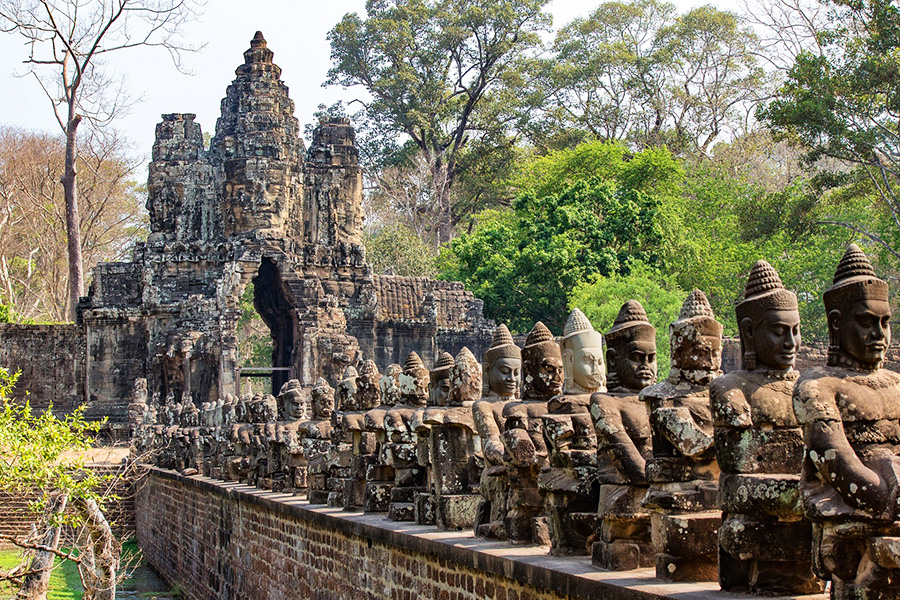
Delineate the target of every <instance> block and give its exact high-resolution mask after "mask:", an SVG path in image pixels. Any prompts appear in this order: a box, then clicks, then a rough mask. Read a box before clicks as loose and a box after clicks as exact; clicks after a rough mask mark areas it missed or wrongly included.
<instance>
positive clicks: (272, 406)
mask: <svg viewBox="0 0 900 600" xmlns="http://www.w3.org/2000/svg"><path fill="white" fill-rule="evenodd" d="M258 408H259V418H258V420H257V423H273V422H275V421H277V420H278V400H276V399H275V396H273V395H272V394H266V395H265V396H263V397H262V399H261V400H260V402H259V406H258Z"/></svg>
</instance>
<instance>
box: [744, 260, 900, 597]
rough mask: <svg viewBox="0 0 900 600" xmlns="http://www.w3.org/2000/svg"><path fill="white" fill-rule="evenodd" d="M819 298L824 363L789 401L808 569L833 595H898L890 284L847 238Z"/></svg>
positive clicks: (898, 409)
mask: <svg viewBox="0 0 900 600" xmlns="http://www.w3.org/2000/svg"><path fill="white" fill-rule="evenodd" d="M824 301H825V310H826V311H827V312H828V332H829V336H830V345H829V348H828V365H827V366H824V367H817V368H814V369H812V370H810V371H807V372H805V373H803V374H802V376H801V377H800V379H799V380H798V382H797V385H796V387H795V388H794V397H793V402H794V412H795V415H796V417H797V421H798V422H799V423H800V424H801V425H802V427H803V434H804V436H803V437H804V442H805V448H804V454H803V464H802V471H801V483H800V486H801V487H800V489H801V492H802V497H803V506H804V509H805V511H806V515H807V517H808V518H809V520H810V521H812V523H813V551H812V559H813V568H814V569H815V571H816V574H818V575H819V576H820V577H822V578H823V579H830V580H831V581H832V592H831V594H832V598H834V599H835V600H850V599H853V600H862V599H865V600H874V599H885V600H886V599H888V598H897V597H900V523H898V512H900V510H898V491H900V485H898V484H900V477H898V474H900V461H898V448H900V375H898V374H897V373H893V372H891V371H887V370H885V369H883V368H882V360H883V359H884V353H885V351H886V350H887V348H888V346H889V345H890V341H891V329H890V318H891V308H890V304H889V299H888V285H887V283H885V282H884V281H882V280H881V279H878V278H877V277H876V276H875V271H874V269H873V268H872V265H871V263H870V262H869V260H868V258H867V257H866V255H865V254H864V253H863V252H862V251H861V250H860V249H859V247H858V246H856V245H855V244H851V245H850V247H849V248H848V249H847V251H846V253H845V254H844V256H843V258H842V259H841V262H840V264H839V265H838V268H837V272H836V273H835V276H834V283H833V285H832V286H831V287H830V288H828V289H827V290H826V291H825V294H824ZM757 358H758V357H757Z"/></svg>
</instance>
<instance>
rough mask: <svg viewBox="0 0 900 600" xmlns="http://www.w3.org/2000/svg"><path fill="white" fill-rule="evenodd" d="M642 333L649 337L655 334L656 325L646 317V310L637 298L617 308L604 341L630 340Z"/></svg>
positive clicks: (608, 342) (610, 342)
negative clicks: (614, 318) (617, 312)
mask: <svg viewBox="0 0 900 600" xmlns="http://www.w3.org/2000/svg"><path fill="white" fill-rule="evenodd" d="M639 334H643V335H647V336H650V337H654V336H656V327H654V326H653V325H652V324H651V323H650V319H648V318H647V311H645V310H644V307H643V306H642V305H641V303H640V302H638V301H637V300H628V301H627V302H625V304H623V305H622V308H620V309H619V314H618V315H617V316H616V320H615V321H613V326H612V329H610V330H609V332H607V334H606V343H607V344H608V345H614V344H615V343H616V342H618V341H620V340H625V339H628V340H631V339H634V338H635V337H636V336H637V335H639Z"/></svg>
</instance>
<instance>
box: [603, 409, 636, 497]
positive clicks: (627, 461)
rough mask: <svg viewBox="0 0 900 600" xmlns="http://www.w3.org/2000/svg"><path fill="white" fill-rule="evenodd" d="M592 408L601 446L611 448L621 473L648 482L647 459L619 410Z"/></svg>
mask: <svg viewBox="0 0 900 600" xmlns="http://www.w3.org/2000/svg"><path fill="white" fill-rule="evenodd" d="M591 409H592V410H591V412H592V413H594V415H593V416H594V428H595V429H596V431H597V437H598V438H599V440H600V447H604V446H605V447H606V448H607V449H608V450H609V452H610V454H611V455H612V459H613V462H614V463H615V465H616V469H617V470H618V471H619V473H621V474H622V476H623V477H625V479H627V480H628V481H630V482H632V483H643V482H646V481H647V474H646V472H645V470H644V469H645V467H646V465H647V461H646V460H644V457H643V456H641V453H640V452H639V451H638V449H637V446H635V444H634V440H632V439H631V437H630V436H629V435H628V432H627V431H626V429H625V424H624V422H623V421H622V415H621V414H619V413H618V412H611V411H604V410H596V406H592V407H591Z"/></svg>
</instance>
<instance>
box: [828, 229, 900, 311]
mask: <svg viewBox="0 0 900 600" xmlns="http://www.w3.org/2000/svg"><path fill="white" fill-rule="evenodd" d="M859 300H884V301H885V302H887V301H888V284H887V282H885V281H883V280H881V279H879V278H878V277H876V276H875V269H873V268H872V263H871V262H869V258H868V257H867V256H866V254H865V253H864V252H863V251H862V250H860V248H859V246H857V245H856V244H850V245H849V246H848V247H847V251H846V252H844V256H843V258H841V262H840V263H839V264H838V268H837V271H836V272H835V274H834V283H833V284H832V285H831V287H830V288H828V289H827V290H825V294H824V301H825V310H826V311H827V312H831V311H832V310H834V309H837V310H845V309H846V308H847V307H848V306H849V305H850V304H852V303H854V302H857V301H859Z"/></svg>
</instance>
